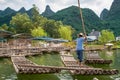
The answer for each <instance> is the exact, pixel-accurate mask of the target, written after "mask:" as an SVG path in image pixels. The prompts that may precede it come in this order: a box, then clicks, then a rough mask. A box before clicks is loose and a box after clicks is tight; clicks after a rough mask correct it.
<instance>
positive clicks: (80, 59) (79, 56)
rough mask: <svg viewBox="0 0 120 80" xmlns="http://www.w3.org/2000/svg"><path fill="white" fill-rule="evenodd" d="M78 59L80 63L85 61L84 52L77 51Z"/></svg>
mask: <svg viewBox="0 0 120 80" xmlns="http://www.w3.org/2000/svg"><path fill="white" fill-rule="evenodd" d="M77 58H78V59H79V61H80V62H82V61H83V50H77Z"/></svg>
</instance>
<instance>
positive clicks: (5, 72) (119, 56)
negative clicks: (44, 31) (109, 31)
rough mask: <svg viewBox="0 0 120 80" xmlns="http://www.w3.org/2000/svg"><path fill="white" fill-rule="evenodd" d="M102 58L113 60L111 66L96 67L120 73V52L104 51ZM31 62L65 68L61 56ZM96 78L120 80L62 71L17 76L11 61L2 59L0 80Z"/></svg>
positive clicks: (118, 77)
mask: <svg viewBox="0 0 120 80" xmlns="http://www.w3.org/2000/svg"><path fill="white" fill-rule="evenodd" d="M100 56H101V57H103V58H104V59H112V60H113V63H112V64H110V65H103V64H102V65H98V64H94V65H92V66H94V67H102V68H115V69H118V70H119V71H120V50H114V51H102V52H100ZM28 59H30V60H31V61H33V62H35V63H37V64H40V65H50V66H51V65H54V66H63V63H62V61H61V59H60V55H59V54H45V55H43V56H34V57H32V56H31V57H28ZM94 77H96V78H98V79H99V80H120V74H118V75H110V76H109V75H71V74H70V73H69V72H68V71H61V72H60V73H56V74H16V73H15V71H14V68H13V65H12V63H11V60H10V59H7V58H0V80H92V79H93V78H94Z"/></svg>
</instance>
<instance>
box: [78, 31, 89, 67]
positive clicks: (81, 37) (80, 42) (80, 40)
mask: <svg viewBox="0 0 120 80" xmlns="http://www.w3.org/2000/svg"><path fill="white" fill-rule="evenodd" d="M86 41H87V37H86V35H83V33H79V34H78V38H77V40H76V52H77V58H78V63H79V65H80V66H82V65H83V50H84V47H83V43H84V42H86Z"/></svg>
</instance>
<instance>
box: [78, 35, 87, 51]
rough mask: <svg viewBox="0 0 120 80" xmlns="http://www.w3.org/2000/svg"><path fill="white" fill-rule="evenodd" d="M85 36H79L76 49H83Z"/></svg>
mask: <svg viewBox="0 0 120 80" xmlns="http://www.w3.org/2000/svg"><path fill="white" fill-rule="evenodd" d="M84 40H85V38H84V37H80V38H77V42H76V50H83V49H84V48H83V42H84Z"/></svg>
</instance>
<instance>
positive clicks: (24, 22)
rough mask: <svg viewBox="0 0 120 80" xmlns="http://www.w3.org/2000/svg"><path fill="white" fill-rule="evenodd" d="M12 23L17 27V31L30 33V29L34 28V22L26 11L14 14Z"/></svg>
mask: <svg viewBox="0 0 120 80" xmlns="http://www.w3.org/2000/svg"><path fill="white" fill-rule="evenodd" d="M10 24H11V26H12V27H14V28H15V31H16V33H30V29H33V25H32V22H31V20H30V18H29V16H28V15H27V14H26V13H25V14H20V13H18V14H16V15H15V16H13V17H12V20H11V21H10Z"/></svg>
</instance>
